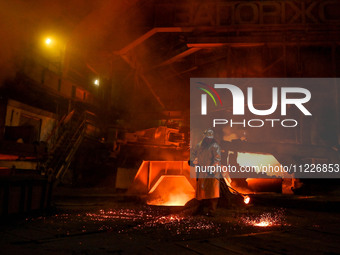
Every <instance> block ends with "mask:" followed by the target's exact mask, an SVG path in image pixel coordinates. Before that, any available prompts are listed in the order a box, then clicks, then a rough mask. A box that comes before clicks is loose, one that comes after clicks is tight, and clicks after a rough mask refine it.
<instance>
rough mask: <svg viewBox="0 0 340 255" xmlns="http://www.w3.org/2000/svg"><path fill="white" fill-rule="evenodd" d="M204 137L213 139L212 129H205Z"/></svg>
mask: <svg viewBox="0 0 340 255" xmlns="http://www.w3.org/2000/svg"><path fill="white" fill-rule="evenodd" d="M204 137H205V138H209V139H213V138H214V131H213V130H212V129H207V130H205V131H204Z"/></svg>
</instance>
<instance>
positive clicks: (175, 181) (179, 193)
mask: <svg viewBox="0 0 340 255" xmlns="http://www.w3.org/2000/svg"><path fill="white" fill-rule="evenodd" d="M194 197H195V189H194V188H193V186H192V185H191V184H190V182H189V181H188V180H187V178H186V177H185V176H182V175H162V176H161V177H160V178H159V179H158V181H157V182H156V183H155V185H153V187H152V188H151V189H150V192H149V199H148V201H147V204H149V205H162V206H184V205H185V204H186V203H187V202H188V201H189V200H191V199H193V198H194Z"/></svg>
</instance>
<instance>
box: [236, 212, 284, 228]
mask: <svg viewBox="0 0 340 255" xmlns="http://www.w3.org/2000/svg"><path fill="white" fill-rule="evenodd" d="M242 221H243V223H244V224H246V225H250V226H254V227H274V226H279V225H287V224H286V223H285V217H284V211H282V210H279V211H277V212H273V213H263V214H261V215H260V216H258V217H254V218H253V217H242Z"/></svg>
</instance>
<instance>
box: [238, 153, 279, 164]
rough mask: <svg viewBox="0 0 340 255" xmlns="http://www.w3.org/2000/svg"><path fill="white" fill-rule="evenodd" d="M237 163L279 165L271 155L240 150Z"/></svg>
mask: <svg viewBox="0 0 340 255" xmlns="http://www.w3.org/2000/svg"><path fill="white" fill-rule="evenodd" d="M237 163H239V164H240V165H241V166H261V165H271V166H276V165H280V163H279V162H278V161H277V160H276V158H275V157H274V156H273V155H270V154H268V155H266V154H255V153H241V152H239V153H238V156H237Z"/></svg>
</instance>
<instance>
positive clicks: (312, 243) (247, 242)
mask: <svg viewBox="0 0 340 255" xmlns="http://www.w3.org/2000/svg"><path fill="white" fill-rule="evenodd" d="M112 200H114V201H112ZM55 205H56V209H55V211H54V212H53V213H51V214H49V215H46V216H43V217H42V216H35V217H27V218H25V219H16V220H11V221H7V222H3V223H1V226H0V227H1V228H0V249H1V250H0V254H20V255H22V254H340V214H339V213H338V212H325V211H322V210H317V211H315V210H310V209H309V210H304V209H301V208H300V209H297V208H285V207H284V206H281V207H278V206H275V207H272V206H269V205H267V206H263V205H261V206H255V205H254V206H250V207H244V208H240V207H235V206H234V207H233V208H231V209H230V208H229V209H227V208H219V209H218V211H217V214H216V217H214V218H209V217H206V216H195V217H193V216H190V215H188V212H187V211H184V212H183V211H181V210H179V208H171V209H170V208H168V207H167V208H162V207H150V206H146V205H143V204H139V203H136V202H135V201H130V202H126V200H125V201H124V200H119V199H118V200H117V199H111V198H109V197H105V198H104V197H101V198H99V197H96V198H93V197H92V198H89V197H82V198H78V199H75V198H68V199H62V198H59V199H58V201H56V203H55ZM316 209H322V208H316ZM261 220H262V221H264V222H261ZM266 222H267V223H268V224H272V225H269V226H255V224H259V223H260V225H261V224H263V225H265V224H266Z"/></svg>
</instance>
